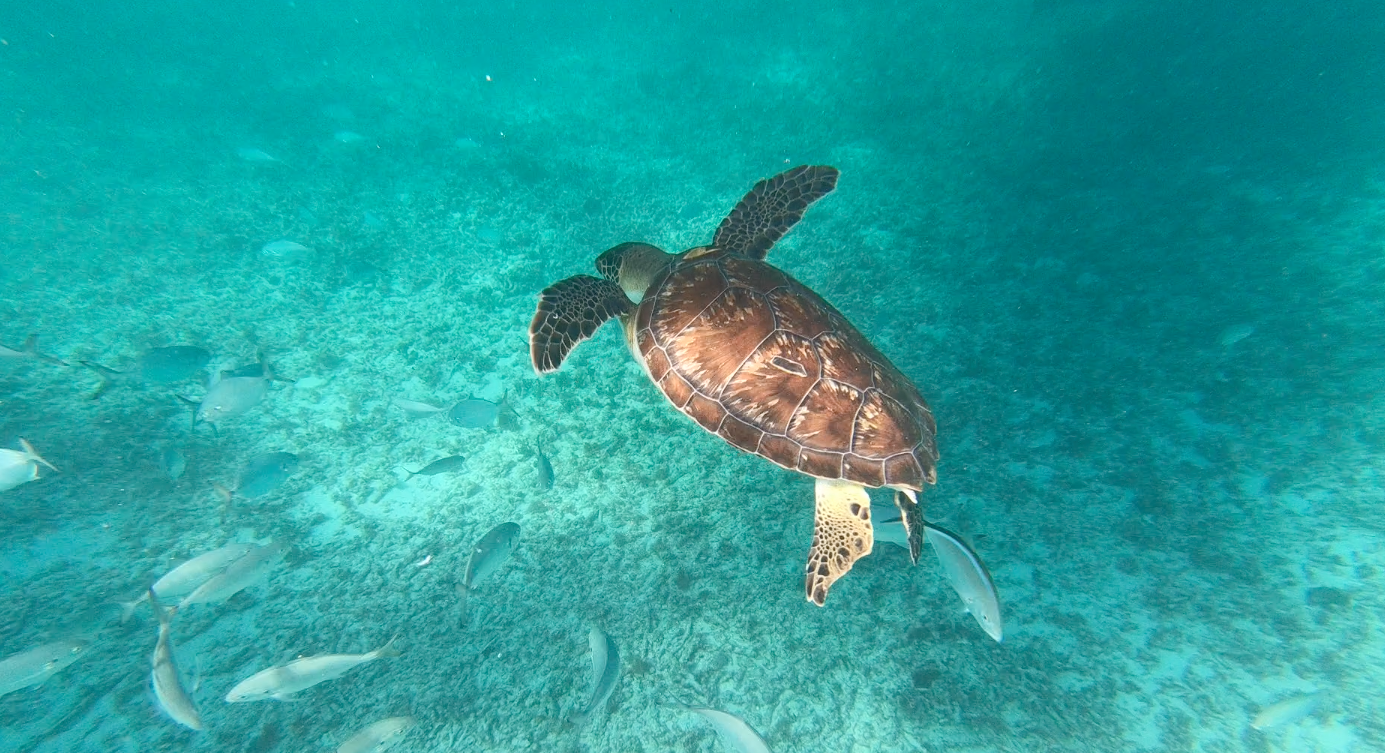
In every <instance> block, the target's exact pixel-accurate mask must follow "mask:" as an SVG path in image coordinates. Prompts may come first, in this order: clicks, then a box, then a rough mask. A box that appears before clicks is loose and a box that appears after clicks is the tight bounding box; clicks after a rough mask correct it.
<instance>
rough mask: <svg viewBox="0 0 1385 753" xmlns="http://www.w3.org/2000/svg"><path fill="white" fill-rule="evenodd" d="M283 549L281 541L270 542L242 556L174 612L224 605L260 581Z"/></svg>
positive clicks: (276, 561) (186, 599) (186, 598)
mask: <svg viewBox="0 0 1385 753" xmlns="http://www.w3.org/2000/svg"><path fill="white" fill-rule="evenodd" d="M284 549H285V546H284V544H283V542H281V541H271V542H269V543H268V544H265V545H264V546H258V547H255V548H254V549H252V550H251V551H249V552H247V553H246V554H245V556H243V557H241V558H240V559H238V560H236V561H234V562H232V563H231V564H230V565H229V566H227V568H226V569H225V570H223V571H222V572H221V573H220V574H218V575H215V576H213V577H212V578H211V579H209V580H208V581H207V582H205V583H203V584H202V585H200V586H198V587H197V588H196V589H195V590H193V592H192V593H190V594H188V595H187V597H185V598H184V599H183V601H182V603H180V604H179V605H178V608H179V609H183V608H186V607H188V606H190V605H192V604H211V603H215V602H218V601H225V600H227V599H229V598H231V597H232V596H235V595H236V594H238V593H240V592H241V591H242V590H244V589H246V588H248V587H250V586H253V585H254V584H256V583H258V582H260V581H261V580H264V578H265V577H266V576H267V575H269V573H270V571H271V570H273V569H274V568H275V567H276V566H278V564H279V561H280V560H282V559H283V557H284Z"/></svg>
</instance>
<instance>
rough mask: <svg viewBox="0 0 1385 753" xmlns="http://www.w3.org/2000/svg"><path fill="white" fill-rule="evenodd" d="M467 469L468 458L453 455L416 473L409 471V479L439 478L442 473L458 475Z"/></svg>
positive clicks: (440, 459) (439, 459)
mask: <svg viewBox="0 0 1385 753" xmlns="http://www.w3.org/2000/svg"><path fill="white" fill-rule="evenodd" d="M465 467H466V458H464V457H462V456H461V455H451V456H449V457H445V458H438V459H437V460H434V461H433V462H431V463H429V464H428V465H425V466H423V467H422V468H419V469H418V470H416V471H409V478H413V477H414V476H437V475H439V474H442V473H456V472H457V471H460V470H462V469H463V468H465Z"/></svg>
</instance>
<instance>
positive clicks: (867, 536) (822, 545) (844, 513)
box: [803, 478, 875, 606]
mask: <svg viewBox="0 0 1385 753" xmlns="http://www.w3.org/2000/svg"><path fill="white" fill-rule="evenodd" d="M816 494H817V512H816V515H815V517H814V520H813V545H812V547H810V548H809V549H808V569H807V575H806V577H805V578H804V581H803V587H804V590H805V591H806V592H807V596H808V601H811V602H813V603H814V604H817V605H818V606H822V605H823V604H825V603H827V591H828V589H830V588H831V587H832V584H833V583H835V582H836V581H837V579H838V578H840V577H842V576H843V575H846V574H847V572H848V571H849V570H851V566H852V565H853V564H855V562H856V560H858V559H861V558H862V557H864V556H866V555H867V554H870V550H871V547H872V546H873V545H874V543H875V534H874V533H873V532H872V531H871V526H870V495H869V494H867V493H866V489H865V487H863V486H861V485H860V484H855V483H852V482H850V481H835V480H831V479H823V478H820V479H818V480H817V489H816Z"/></svg>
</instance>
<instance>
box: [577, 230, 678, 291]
mask: <svg viewBox="0 0 1385 753" xmlns="http://www.w3.org/2000/svg"><path fill="white" fill-rule="evenodd" d="M673 259H674V256H673V255H672V254H668V253H665V252H664V251H662V250H660V249H659V248H657V247H655V246H651V245H649V244H648V243H622V244H620V245H619V246H615V247H613V248H610V249H607V250H606V252H605V253H603V254H601V255H600V256H598V257H596V271H597V272H600V273H601V276H602V277H605V278H606V279H608V280H612V281H614V282H616V283H617V284H619V285H620V287H621V289H622V290H624V291H625V293H626V295H628V296H630V297H631V298H632V299H634V300H636V301H638V300H640V299H641V298H643V297H644V293H645V291H646V290H649V286H650V285H651V284H653V282H654V279H655V278H656V277H658V276H659V274H660V273H661V272H663V271H664V270H665V269H667V268H668V265H669V264H671V263H673Z"/></svg>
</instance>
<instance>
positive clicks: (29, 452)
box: [19, 437, 61, 473]
mask: <svg viewBox="0 0 1385 753" xmlns="http://www.w3.org/2000/svg"><path fill="white" fill-rule="evenodd" d="M19 446H20V447H23V448H24V454H25V455H26V456H27V457H28V459H29V460H32V461H34V462H36V463H43V464H44V465H46V466H48V467H49V468H50V469H52V470H53V471H56V472H58V473H61V471H58V467H57V466H56V465H53V464H52V463H50V462H48V461H47V460H44V459H43V456H42V455H39V454H38V453H37V452H34V446H33V445H31V444H29V440H27V439H24V438H23V437H20V438H19Z"/></svg>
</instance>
